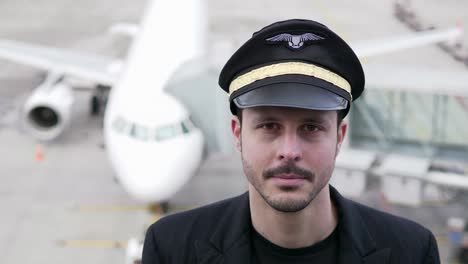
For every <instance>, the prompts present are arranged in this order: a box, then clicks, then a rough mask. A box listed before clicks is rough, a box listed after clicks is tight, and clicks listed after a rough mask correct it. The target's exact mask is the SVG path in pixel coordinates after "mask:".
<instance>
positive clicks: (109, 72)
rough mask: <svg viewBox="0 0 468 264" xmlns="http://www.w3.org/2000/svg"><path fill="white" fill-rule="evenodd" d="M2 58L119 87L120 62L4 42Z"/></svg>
mask: <svg viewBox="0 0 468 264" xmlns="http://www.w3.org/2000/svg"><path fill="white" fill-rule="evenodd" d="M0 58H3V59H6V60H10V61H13V62H18V63H22V64H26V65H30V66H33V67H36V68H39V69H43V70H47V71H49V72H54V73H59V74H65V75H71V76H74V77H79V78H83V79H87V80H91V81H95V82H97V83H100V84H104V85H109V86H110V85H113V84H115V82H116V80H117V76H118V74H119V73H120V69H121V65H122V63H121V61H119V60H116V59H111V58H106V57H103V56H98V55H87V54H80V53H76V52H70V51H66V50H62V49H58V48H51V47H44V46H40V45H32V44H26V43H21V42H17V41H11V40H0Z"/></svg>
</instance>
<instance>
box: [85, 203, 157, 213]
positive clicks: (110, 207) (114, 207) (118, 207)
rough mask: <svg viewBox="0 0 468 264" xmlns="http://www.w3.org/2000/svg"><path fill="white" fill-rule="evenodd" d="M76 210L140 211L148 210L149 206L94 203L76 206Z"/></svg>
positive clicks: (87, 211) (86, 211)
mask: <svg viewBox="0 0 468 264" xmlns="http://www.w3.org/2000/svg"><path fill="white" fill-rule="evenodd" d="M76 208H77V210H78V211H80V212H83V213H89V212H141V211H149V210H150V207H149V206H146V205H95V206H77V207H76Z"/></svg>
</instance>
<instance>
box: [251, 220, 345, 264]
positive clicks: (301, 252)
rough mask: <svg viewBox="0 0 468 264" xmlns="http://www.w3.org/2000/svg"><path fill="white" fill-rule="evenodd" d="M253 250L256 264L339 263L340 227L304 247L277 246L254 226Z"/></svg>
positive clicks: (252, 235) (252, 236)
mask: <svg viewBox="0 0 468 264" xmlns="http://www.w3.org/2000/svg"><path fill="white" fill-rule="evenodd" d="M251 238H252V249H253V250H252V252H253V261H252V263H255V264H276V263H297V264H301V263H307V264H310V263H320V264H336V263H338V227H336V228H335V230H334V231H333V232H332V233H331V234H330V235H329V236H328V237H327V238H325V239H324V240H322V241H320V242H318V243H316V244H314V245H312V246H309V247H304V248H294V249H289V248H283V247H280V246H277V245H275V244H273V243H271V242H270V241H268V240H267V239H266V238H264V237H263V236H262V235H260V234H259V233H258V232H257V231H255V229H254V228H252V234H251Z"/></svg>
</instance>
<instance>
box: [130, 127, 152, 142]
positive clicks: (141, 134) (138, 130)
mask: <svg viewBox="0 0 468 264" xmlns="http://www.w3.org/2000/svg"><path fill="white" fill-rule="evenodd" d="M148 134H149V133H148V128H146V127H144V126H142V125H137V124H132V128H131V129H130V135H131V136H133V137H134V138H137V139H141V140H148Z"/></svg>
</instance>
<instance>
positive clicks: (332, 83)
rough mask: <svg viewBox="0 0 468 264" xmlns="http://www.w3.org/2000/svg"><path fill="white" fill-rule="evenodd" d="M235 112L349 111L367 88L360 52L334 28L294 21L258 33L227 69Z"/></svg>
mask: <svg viewBox="0 0 468 264" xmlns="http://www.w3.org/2000/svg"><path fill="white" fill-rule="evenodd" d="M219 85H220V86H221V88H222V89H223V90H224V91H226V92H227V93H228V94H229V102H230V108H231V112H232V114H234V115H235V114H236V113H237V108H241V109H243V108H248V107H254V106H280V107H295V108H305V109H313V110H345V112H346V113H347V112H348V111H349V107H350V103H351V102H352V101H353V100H355V99H357V98H358V97H359V96H360V95H361V93H362V92H363V90H364V72H363V70H362V66H361V63H360V62H359V59H358V58H357V56H356V54H355V53H354V51H353V50H352V49H351V48H350V47H349V45H348V44H346V42H345V41H344V40H343V39H341V38H340V37H339V36H338V35H337V34H335V33H334V32H333V31H331V30H330V29H329V28H328V27H326V26H324V25H322V24H320V23H318V22H315V21H311V20H303V19H292V20H286V21H281V22H276V23H274V24H271V25H269V26H267V27H265V28H263V29H261V30H260V31H258V32H256V33H254V34H253V36H252V38H250V39H249V40H248V41H247V42H246V43H245V44H244V45H242V46H241V47H240V48H239V49H238V50H237V51H236V52H235V53H234V55H232V57H231V58H230V59H229V60H228V62H227V63H226V65H225V66H224V67H223V69H222V71H221V74H220V76H219Z"/></svg>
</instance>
